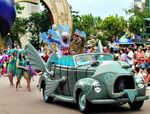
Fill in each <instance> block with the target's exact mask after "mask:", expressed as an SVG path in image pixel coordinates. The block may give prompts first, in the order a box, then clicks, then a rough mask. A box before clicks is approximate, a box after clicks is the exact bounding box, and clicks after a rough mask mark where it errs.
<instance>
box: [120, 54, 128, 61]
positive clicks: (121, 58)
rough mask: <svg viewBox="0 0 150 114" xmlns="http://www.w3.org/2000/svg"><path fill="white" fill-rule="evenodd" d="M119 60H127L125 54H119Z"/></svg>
mask: <svg viewBox="0 0 150 114" xmlns="http://www.w3.org/2000/svg"><path fill="white" fill-rule="evenodd" d="M120 60H121V61H126V62H127V60H128V58H127V55H126V54H125V53H123V54H121V57H120Z"/></svg>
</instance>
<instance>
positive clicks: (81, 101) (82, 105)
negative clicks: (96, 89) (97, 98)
mask: <svg viewBox="0 0 150 114" xmlns="http://www.w3.org/2000/svg"><path fill="white" fill-rule="evenodd" d="M79 106H80V108H81V109H82V110H84V109H85V107H86V97H85V95H84V94H83V93H81V94H80V95H79Z"/></svg>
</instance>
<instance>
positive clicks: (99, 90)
mask: <svg viewBox="0 0 150 114" xmlns="http://www.w3.org/2000/svg"><path fill="white" fill-rule="evenodd" d="M92 86H93V88H94V90H95V92H96V93H100V92H101V89H102V88H101V85H100V83H99V82H98V81H94V82H93V84H92Z"/></svg>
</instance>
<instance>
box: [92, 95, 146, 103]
mask: <svg viewBox="0 0 150 114" xmlns="http://www.w3.org/2000/svg"><path fill="white" fill-rule="evenodd" d="M148 99H149V96H141V97H136V98H135V100H134V101H143V100H148ZM123 102H130V100H129V98H121V99H103V100H91V103H92V104H119V103H123Z"/></svg>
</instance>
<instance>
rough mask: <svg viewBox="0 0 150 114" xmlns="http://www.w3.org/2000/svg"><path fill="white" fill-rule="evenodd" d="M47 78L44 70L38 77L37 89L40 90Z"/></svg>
mask: <svg viewBox="0 0 150 114" xmlns="http://www.w3.org/2000/svg"><path fill="white" fill-rule="evenodd" d="M49 79H50V77H49V76H48V75H47V73H45V72H44V73H43V74H42V75H41V76H40V78H39V82H38V89H39V90H41V89H42V88H43V86H44V83H45V81H46V80H49Z"/></svg>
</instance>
